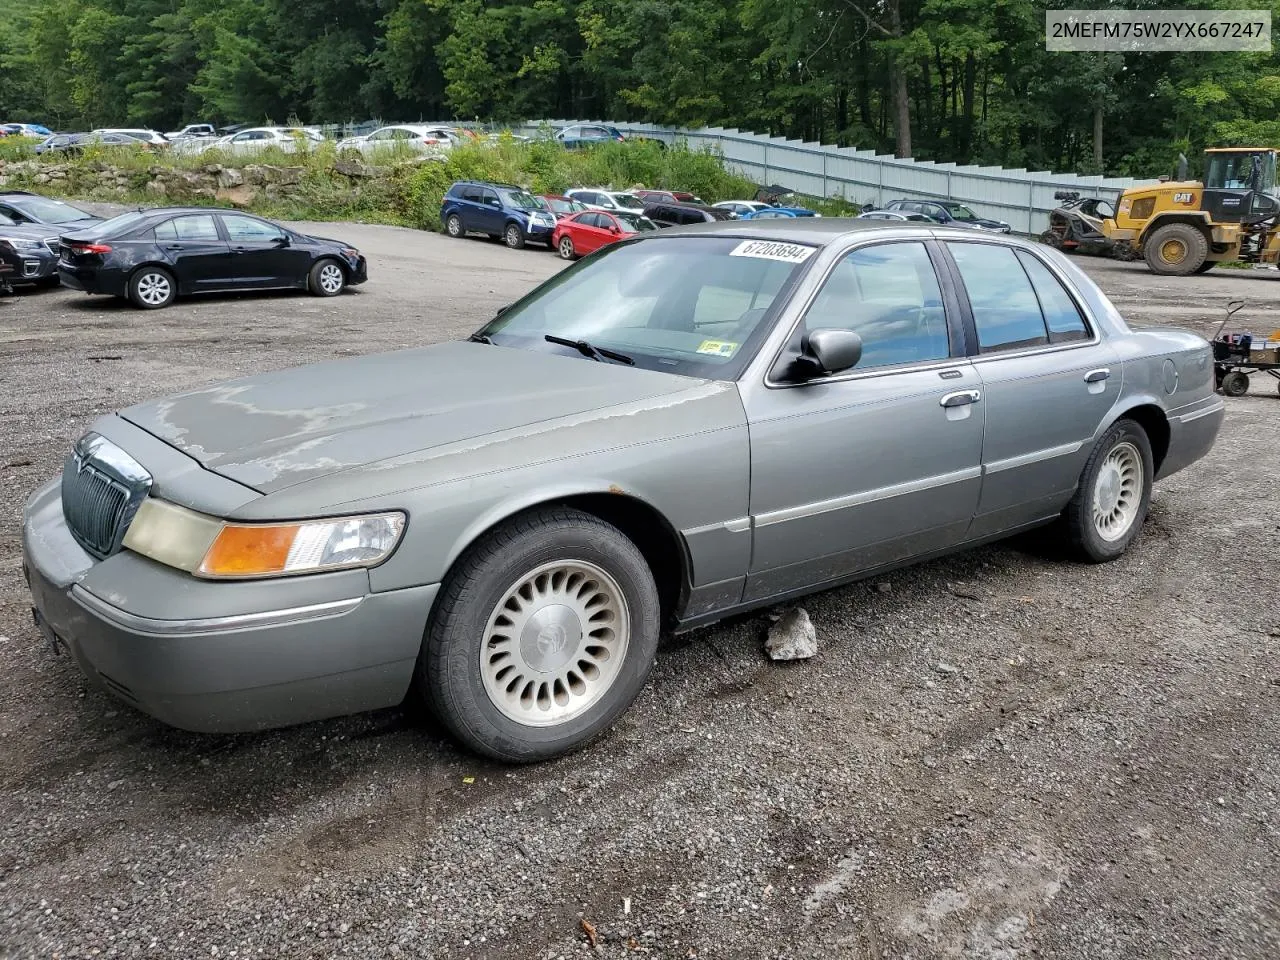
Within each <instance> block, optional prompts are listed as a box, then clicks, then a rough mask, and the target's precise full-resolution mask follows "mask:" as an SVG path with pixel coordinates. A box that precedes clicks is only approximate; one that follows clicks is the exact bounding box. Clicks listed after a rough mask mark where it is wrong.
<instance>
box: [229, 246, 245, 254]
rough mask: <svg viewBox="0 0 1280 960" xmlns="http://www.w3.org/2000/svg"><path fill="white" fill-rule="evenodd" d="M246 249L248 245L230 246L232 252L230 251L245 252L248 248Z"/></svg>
mask: <svg viewBox="0 0 1280 960" xmlns="http://www.w3.org/2000/svg"><path fill="white" fill-rule="evenodd" d="M248 249H249V248H248V247H232V248H231V252H232V253H244V252H245V251H246V250H248Z"/></svg>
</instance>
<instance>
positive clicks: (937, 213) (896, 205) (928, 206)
mask: <svg viewBox="0 0 1280 960" xmlns="http://www.w3.org/2000/svg"><path fill="white" fill-rule="evenodd" d="M858 218H859V219H862V220H911V221H916V222H925V223H942V224H946V225H947V226H949V227H967V228H969V229H971V230H986V231H989V232H991V233H1009V232H1011V231H1012V229H1013V228H1012V227H1010V226H1009V224H1007V223H1005V222H1004V221H1003V220H992V219H989V218H986V217H980V216H978V215H977V214H976V213H974V212H973V210H971V209H970V208H969V207H968V206H967V205H965V204H963V203H961V202H960V201H959V200H892V201H890V202H889V203H887V204H885V206H884V207H882V208H877V207H873V206H871V205H870V204H867V205H866V206H865V207H863V210H862V213H860V214H859V215H858Z"/></svg>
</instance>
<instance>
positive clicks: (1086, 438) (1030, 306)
mask: <svg viewBox="0 0 1280 960" xmlns="http://www.w3.org/2000/svg"><path fill="white" fill-rule="evenodd" d="M943 246H944V248H945V250H946V252H947V253H948V255H949V259H950V261H951V264H952V269H953V270H954V271H955V272H956V274H957V277H958V280H959V282H958V284H957V286H958V288H959V291H960V294H961V304H962V309H963V311H964V313H965V315H966V316H965V319H966V323H967V324H971V327H970V330H971V335H973V336H975V337H976V346H975V347H974V353H975V356H974V358H973V363H974V368H975V369H976V370H977V371H978V374H979V376H980V377H981V378H982V389H983V393H984V396H985V399H984V401H983V405H984V406H985V407H986V412H987V432H986V439H985V442H984V444H983V449H982V469H983V482H982V499H981V502H980V504H979V507H978V513H977V516H976V517H975V518H974V529H973V535H974V536H986V535H988V534H994V533H998V532H1001V531H1005V530H1009V529H1012V528H1014V527H1018V526H1021V525H1023V524H1026V523H1031V522H1034V521H1037V520H1041V519H1044V518H1047V517H1051V516H1054V515H1055V514H1057V513H1059V512H1060V511H1061V510H1062V509H1063V507H1065V506H1066V504H1067V501H1068V500H1070V499H1071V495H1072V493H1073V492H1074V490H1075V486H1076V483H1077V481H1078V480H1079V477H1080V473H1081V471H1082V470H1083V468H1084V463H1085V460H1087V459H1088V456H1089V453H1090V450H1091V449H1092V441H1093V437H1094V434H1095V433H1096V431H1097V429H1098V427H1099V426H1100V424H1101V423H1102V420H1103V419H1104V418H1105V417H1106V415H1107V412H1108V411H1109V410H1110V409H1111V407H1112V406H1113V405H1114V404H1115V402H1116V400H1117V399H1118V398H1119V395H1120V387H1121V380H1122V377H1121V366H1120V364H1119V363H1118V362H1117V357H1116V356H1115V354H1114V352H1113V351H1112V349H1111V347H1110V346H1108V345H1107V344H1106V343H1105V342H1103V341H1102V340H1101V339H1100V338H1099V337H1098V336H1097V333H1096V331H1095V330H1094V329H1093V328H1092V327H1091V326H1090V324H1089V322H1088V321H1087V320H1086V311H1085V310H1084V309H1083V308H1082V307H1081V305H1080V301H1079V300H1078V298H1077V297H1076V296H1075V295H1073V294H1072V293H1071V292H1070V289H1069V284H1064V282H1063V281H1062V280H1061V279H1060V278H1059V276H1058V275H1057V273H1056V272H1055V271H1054V270H1052V269H1050V267H1049V266H1048V262H1047V261H1046V260H1043V259H1042V258H1040V257H1039V256H1038V255H1036V254H1034V253H1031V252H1030V251H1027V250H1023V249H1016V250H1015V248H1013V247H1011V246H1006V245H1004V244H1001V243H998V242H993V241H984V240H978V239H974V240H967V239H966V240H949V241H947V242H946V243H945V244H944V245H943Z"/></svg>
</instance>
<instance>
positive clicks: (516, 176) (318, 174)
mask: <svg viewBox="0 0 1280 960" xmlns="http://www.w3.org/2000/svg"><path fill="white" fill-rule="evenodd" d="M8 141H9V138H5V139H4V140H0V160H6V161H14V160H35V161H36V162H35V163H34V164H32V165H30V166H29V167H27V166H24V167H23V168H20V171H18V172H15V171H14V170H13V168H12V165H9V166H8V167H7V169H5V170H4V171H0V172H2V173H4V174H5V175H7V176H8V181H9V182H8V186H9V187H10V188H14V189H32V190H36V191H38V192H41V193H47V194H50V195H60V196H65V197H69V198H80V199H89V200H111V201H118V202H121V203H129V204H133V203H147V204H155V203H156V202H157V200H158V199H161V198H159V197H158V196H157V195H156V194H155V193H152V192H150V191H149V190H148V184H149V183H151V182H152V181H155V180H160V181H161V182H164V183H165V184H166V186H167V187H168V192H167V194H166V197H167V199H168V200H169V201H170V202H182V203H203V204H217V203H218V201H217V200H215V199H214V198H212V197H210V196H208V195H207V194H200V193H198V192H197V191H198V190H199V188H200V187H201V186H207V184H202V183H201V182H200V180H201V178H199V177H190V178H186V177H184V176H183V175H184V174H194V173H198V172H200V171H204V170H205V169H206V168H208V167H209V166H210V165H211V164H221V165H222V166H224V167H235V168H240V169H242V168H243V167H245V166H247V165H250V164H259V165H264V166H278V167H290V168H295V169H297V168H300V171H301V173H300V178H299V180H298V182H297V183H295V184H290V185H287V186H280V187H278V188H274V189H272V188H268V189H263V190H259V191H258V192H257V196H256V197H254V198H253V199H252V200H250V201H249V203H248V205H247V209H249V210H252V211H253V212H255V213H259V214H262V215H263V216H269V217H276V218H279V219H288V220H356V221H361V222H366V223H389V224H395V225H400V226H410V227H418V228H420V229H424V230H438V229H439V228H440V204H441V201H442V200H443V198H444V193H445V191H446V190H447V189H448V188H449V185H450V184H451V183H453V182H454V181H455V180H489V181H495V182H499V183H513V184H517V185H519V186H524V187H527V188H528V189H529V190H532V191H533V192H534V193H563V192H564V191H565V190H567V189H570V188H572V187H575V186H582V187H602V188H607V189H617V190H625V189H630V188H631V187H633V186H636V185H637V184H639V185H642V186H644V187H646V188H650V189H678V190H688V191H690V192H692V193H696V194H697V195H698V196H700V197H702V198H704V199H705V200H706V201H707V202H709V203H715V202H717V201H720V200H734V199H744V198H750V197H752V196H754V194H755V186H754V184H753V183H752V182H751V181H750V180H748V179H747V178H745V177H742V176H740V175H738V174H736V173H733V172H732V171H729V170H726V169H725V166H724V163H723V161H722V159H721V157H720V156H719V155H718V154H716V153H714V152H711V151H709V150H701V151H693V150H688V149H686V148H683V147H679V146H676V147H671V148H669V149H666V150H663V149H661V148H660V147H658V146H657V145H656V144H653V143H643V142H638V143H607V144H601V145H600V146H597V147H592V148H590V149H587V150H566V149H565V148H564V147H562V146H560V145H559V144H557V143H554V142H547V141H541V140H536V141H533V142H529V143H524V142H519V141H516V140H514V139H513V138H511V137H502V138H500V139H499V140H498V142H497V143H496V144H490V145H481V144H474V145H463V146H458V147H455V148H454V149H453V150H451V151H449V152H448V153H447V154H445V155H444V156H443V158H442V159H440V160H425V161H424V160H421V159H416V160H415V159H414V158H413V157H412V155H405V156H397V155H395V154H389V155H387V156H386V158H385V161H387V162H383V161H382V160H381V159H380V165H379V166H378V167H376V168H369V170H370V172H371V173H373V174H374V175H372V176H347V175H344V174H343V173H340V172H339V169H338V168H339V167H341V166H342V165H341V164H340V163H339V161H340V160H342V159H343V158H340V157H338V155H337V153H336V150H335V145H334V144H333V143H332V142H326V143H324V144H320V145H318V146H317V147H316V148H315V149H314V150H309V151H307V152H303V153H297V154H287V153H283V152H281V151H279V150H276V149H274V148H270V149H267V150H265V151H263V152H261V153H260V154H256V155H254V156H252V157H244V156H225V155H221V154H219V153H217V152H214V151H210V152H206V153H202V154H198V155H192V154H183V153H163V154H157V153H151V152H147V151H143V150H136V149H129V148H120V147H90V148H88V149H87V150H85V152H84V153H82V154H80V155H78V156H75V157H71V158H66V157H48V156H45V157H40V158H35V157H34V155H33V154H32V153H31V141H26V142H25V143H10V142H8ZM54 166H56V167H58V168H60V169H61V170H62V171H64V172H65V178H59V179H57V180H51V181H48V182H39V181H38V179H37V177H38V176H39V174H40V173H42V172H48V171H49V169H50V168H51V167H54ZM104 171H110V173H111V174H113V176H112V177H110V178H109V179H108V181H107V182H105V183H104V181H103V173H104ZM839 203H840V202H839V201H830V202H828V203H827V204H826V205H825V206H826V207H831V205H832V204H839ZM845 206H847V205H845ZM817 209H819V210H820V212H822V213H823V214H824V215H830V214H828V210H827V209H825V208H824V207H823V206H819V207H817ZM832 209H834V207H832ZM836 215H838V214H836Z"/></svg>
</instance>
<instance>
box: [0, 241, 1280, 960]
mask: <svg viewBox="0 0 1280 960" xmlns="http://www.w3.org/2000/svg"><path fill="white" fill-rule="evenodd" d="M310 227H311V228H312V229H313V230H314V232H321V233H323V234H325V235H329V236H337V237H340V238H343V239H348V240H350V241H352V242H354V243H356V244H357V245H359V246H360V247H361V248H362V249H363V250H365V251H366V252H367V253H368V255H369V257H370V260H371V273H372V278H373V279H372V280H371V282H370V283H369V284H367V285H366V286H364V287H362V288H359V289H358V290H356V291H354V292H352V293H350V294H348V295H346V296H344V297H342V298H340V299H338V300H329V301H326V300H320V299H316V298H311V297H307V296H303V295H292V294H287V295H268V296H258V297H253V298H250V297H239V296H236V297H220V298H215V299H206V300H200V301H189V302H184V303H180V304H179V305H178V306H176V307H174V308H172V309H169V310H166V311H163V312H160V313H144V312H140V311H135V310H133V309H131V308H129V307H127V306H125V305H123V304H122V303H116V302H111V301H105V300H101V299H90V298H86V297H83V296H81V295H77V294H72V293H69V292H64V291H50V292H44V293H36V294H32V295H29V296H22V297H20V298H11V299H0V383H2V384H3V392H2V393H0V490H2V491H3V493H4V495H5V496H4V504H5V506H4V508H3V517H2V519H0V677H2V678H3V679H2V680H0V956H4V957H15V958H16V957H37V956H38V957H84V956H100V957H184V958H187V957H197V956H205V957H219V958H228V957H250V956H253V957H271V958H285V957H287V958H294V957H299V958H300V957H328V956H353V957H421V958H426V957H433V958H434V957H474V958H508V957H510V958H535V960H543V958H554V957H559V956H566V957H567V956H576V955H585V954H586V953H588V952H590V947H589V945H588V940H589V937H588V933H587V928H586V926H585V925H584V924H583V922H582V921H583V920H584V919H585V920H586V921H587V923H588V924H590V925H591V929H592V930H593V931H594V934H593V935H594V936H595V937H596V938H597V940H598V946H597V948H596V949H597V951H599V952H600V953H602V954H603V955H605V956H615V957H618V956H624V955H626V956H630V955H632V954H635V953H639V954H648V955H651V956H660V957H680V958H684V957H695V956H696V957H730V958H738V957H743V958H802V957H803V958H813V957H842V958H861V957H868V958H872V957H875V958H879V957H912V958H932V957H939V958H943V957H982V958H992V960H996V958H999V960H1020V958H1030V957H1070V958H1080V960H1103V958H1112V957H1117V958H1118V957H1125V958H1133V957H1141V958H1149V957H1150V958H1154V957H1161V958H1187V960H1208V958H1216V957H1223V958H1228V957H1229V958H1246V957H1248V958H1274V957H1276V956H1277V955H1280V876H1278V873H1277V862H1278V861H1280V796H1278V793H1280V754H1278V753H1277V745H1278V744H1280V704H1278V703H1277V700H1278V698H1280V660H1278V656H1277V655H1278V654H1280V601H1278V600H1277V596H1278V594H1280V582H1277V569H1278V566H1277V563H1276V558H1277V550H1278V549H1280V484H1278V482H1277V479H1276V478H1277V476H1278V475H1280V399H1278V398H1277V396H1276V393H1275V390H1274V388H1273V382H1272V381H1261V380H1260V381H1259V382H1258V383H1257V384H1256V390H1257V392H1256V393H1254V394H1250V395H1249V396H1248V397H1245V398H1242V399H1239V400H1228V404H1229V410H1228V419H1227V423H1226V426H1225V428H1224V434H1223V436H1222V438H1221V440H1220V441H1219V444H1218V446H1217V448H1216V450H1215V451H1214V453H1213V455H1212V456H1211V457H1210V458H1209V459H1207V460H1206V461H1203V462H1201V463H1200V464H1197V465H1196V466H1195V467H1194V468H1192V469H1190V470H1187V471H1185V472H1184V473H1181V474H1178V475H1177V476H1175V477H1173V478H1171V479H1170V480H1168V481H1166V482H1165V483H1163V484H1162V485H1161V486H1160V487H1159V488H1157V491H1156V495H1155V498H1154V500H1153V505H1152V510H1151V517H1150V519H1149V520H1148V523H1147V527H1146V530H1145V531H1144V534H1143V536H1142V538H1141V539H1140V541H1139V542H1138V544H1137V545H1136V547H1135V548H1134V549H1133V550H1132V551H1131V552H1130V553H1129V555H1128V556H1126V557H1125V558H1124V559H1123V560H1121V561H1120V562H1118V563H1115V564H1112V565H1109V566H1105V567H1086V566H1076V565H1069V564H1063V563H1060V562H1058V561H1056V560H1054V559H1053V558H1052V556H1049V555H1047V554H1045V553H1044V552H1043V551H1042V550H1040V549H1038V548H1037V546H1036V544H1034V543H1032V542H1027V543H1018V544H1015V545H1008V546H1005V545H1002V546H997V547H993V548H987V549H982V550H979V551H976V552H973V553H969V554H965V555H961V556H957V557H954V558H952V559H949V560H945V561H941V562H936V563H930V564H927V565H925V566H921V567H918V568H914V569H911V570H906V571H903V572H901V573H897V574H895V575H893V576H890V577H887V578H884V579H882V580H880V581H877V582H871V583H864V584H859V585H855V586H852V587H849V588H847V589H842V590H837V591H833V592H830V593H826V594H823V595H820V596H817V597H814V598H812V599H811V600H810V601H808V602H807V603H806V604H805V605H806V607H807V609H808V610H809V611H810V613H811V615H812V617H813V620H814V622H815V624H816V626H817V631H818V637H819V640H820V643H821V645H822V649H821V652H820V654H819V656H818V657H817V658H816V659H814V660H811V661H808V662H805V663H800V664H792V665H779V664H774V663H772V662H770V661H768V660H767V659H766V658H765V657H764V654H763V652H762V644H761V640H762V630H763V623H764V621H763V620H761V619H759V618H749V619H742V620H739V621H737V622H733V623H729V624H723V625H720V626H718V627H715V628H713V629H708V630H703V631H700V632H697V633H694V634H690V635H687V636H684V637H680V638H676V639H674V640H672V641H670V642H668V643H667V644H666V646H665V648H664V651H663V653H662V655H661V656H660V660H659V665H658V667H657V668H656V670H655V672H654V675H653V680H652V682H651V683H650V685H649V687H648V689H647V690H646V691H645V692H644V694H643V695H642V696H641V698H640V700H639V702H638V703H637V705H636V706H635V707H634V708H633V709H632V711H631V712H630V713H629V714H628V715H627V716H626V718H625V719H624V721H623V722H622V724H621V725H620V726H619V727H618V728H617V729H616V730H615V731H614V732H613V733H612V734H611V735H609V736H608V737H606V738H605V739H604V740H602V741H601V742H599V743H598V744H596V745H595V746H594V747H592V748H590V749H588V750H587V751H585V752H583V753H580V754H578V755H576V756H573V757H570V758H567V759H564V760H560V761H556V762H552V763H548V764H544V765H541V766H537V767H532V768H520V769H509V768H504V767H501V766H497V765H491V764H488V763H485V762H481V761H478V760H476V759H475V758H474V757H472V756H470V755H468V754H465V753H463V752H461V751H459V750H458V749H457V748H455V747H454V746H453V745H452V744H451V743H450V742H449V741H448V740H446V739H445V738H444V737H443V736H442V735H441V733H440V732H439V731H437V730H436V729H434V728H432V727H430V726H427V725H426V723H425V722H424V721H422V720H420V719H416V718H415V717H413V716H411V715H407V714H405V713H402V712H400V711H385V712H383V713H380V714H374V715H368V716H363V717H358V718H350V719H344V720H338V721H332V722H327V723H320V724H313V725H309V726H306V727H302V728H296V729H291V730H284V731H278V732H273V733H268V734H263V735H256V736H238V737H211V736H199V735H193V734H185V733H181V732H177V731H172V730H168V729H166V728H164V727H162V726H160V725H159V724H157V723H155V722H153V721H151V720H149V719H147V718H145V717H143V716H141V715H139V714H136V713H134V712H133V711H131V710H130V709H129V708H127V707H124V706H122V705H120V704H118V703H116V702H115V701H113V700H111V699H109V698H108V697H107V696H105V695H104V694H101V693H98V692H96V691H94V690H91V689H87V688H86V685H85V683H84V682H83V681H82V680H81V678H80V677H79V675H78V674H77V672H76V670H75V667H74V665H73V664H72V663H71V662H70V661H69V660H68V659H67V658H66V657H61V658H56V657H53V656H51V655H50V654H49V652H48V651H47V649H46V648H45V647H44V646H43V645H42V643H41V642H40V641H39V639H38V636H37V634H36V631H35V630H34V629H33V627H32V625H31V620H30V615H29V612H28V596H27V592H26V590H25V587H24V585H23V583H22V577H21V570H20V559H19V546H18V543H19V541H18V521H19V514H20V510H21V504H22V501H23V500H24V499H25V497H26V495H27V494H28V492H29V491H30V490H31V489H32V488H33V487H34V486H36V484H37V483H38V482H41V481H42V480H44V479H45V478H46V477H48V476H51V475H52V474H54V473H55V472H56V471H57V470H58V469H59V467H60V465H61V461H62V458H63V456H64V454H65V451H66V450H67V448H68V446H69V445H70V444H71V443H72V441H73V440H74V439H75V438H76V437H77V436H78V435H79V433H80V432H81V431H82V430H83V428H84V427H85V426H86V425H87V423H88V422H89V421H90V420H91V419H92V418H93V417H94V416H95V415H97V414H98V413H99V412H102V411H107V410H110V409H113V408H116V407H120V406H124V405H127V404H129V403H132V402H134V401H137V400H140V399H143V398H147V397H151V396H154V395H157V394H163V393H167V392H170V391H174V390H178V389H182V388H187V387H190V386H192V385H195V384H198V383H202V382H205V381H210V380H217V379H222V378H226V377H231V376H236V375H241V374H247V373H251V372H255V371H261V370H268V369H272V368H277V367H281V366H286V365H291V364H295V363H303V362H308V361H312V360H319V359H324V358H329V357H333V356H339V355H344V354H355V353H366V352H372V351H376V350H384V349H394V348H398V347H402V346H410V345H417V344H422V343H428V342H431V341H435V340H441V339H445V338H449V337H454V336H457V335H460V334H465V333H467V332H470V330H472V329H474V328H475V327H476V326H477V325H478V324H479V323H480V322H482V321H483V320H484V319H486V318H487V317H489V316H491V315H492V313H493V310H494V309H495V308H496V307H498V306H499V305H501V304H503V303H506V302H508V301H510V300H511V299H512V298H514V297H515V296H516V295H517V294H519V293H520V292H522V291H524V290H526V289H528V288H529V287H530V286H531V285H532V284H534V283H535V282H536V281H538V280H540V279H542V278H544V277H547V276H549V275H551V274H552V273H554V272H555V271H556V270H557V269H558V267H559V261H558V260H557V259H556V258H555V257H554V256H552V255H551V254H550V253H547V252H545V251H542V250H538V249H528V250H524V251H508V250H506V249H504V248H503V247H501V246H500V245H497V244H493V243H487V242H484V241H450V240H447V239H445V238H443V237H440V236H435V235H426V234H422V233H418V232H414V231H409V230H397V229H392V228H386V227H369V226H358V225H347V224H323V225H310ZM1086 266H1087V268H1088V269H1089V270H1090V271H1091V272H1092V273H1093V274H1094V275H1095V276H1096V277H1097V278H1098V280H1099V282H1100V283H1101V284H1102V286H1103V287H1104V289H1106V290H1107V291H1108V292H1109V293H1110V294H1111V295H1112V296H1113V297H1114V298H1115V299H1116V301H1117V303H1118V304H1119V306H1120V307H1121V309H1122V310H1123V311H1124V312H1125V313H1126V314H1127V315H1129V316H1130V317H1131V318H1133V319H1134V320H1136V321H1140V322H1148V321H1150V322H1160V323H1168V322H1172V323H1176V324H1179V325H1182V326H1185V327H1188V328H1191V329H1195V330H1197V331H1200V332H1210V331H1211V330H1212V322H1213V321H1214V319H1215V318H1217V317H1220V315H1221V311H1222V306H1223V304H1224V303H1225V301H1226V300H1227V299H1229V298H1231V297H1245V298H1247V299H1248V300H1249V301H1250V306H1249V308H1248V309H1246V310H1245V311H1244V312H1243V313H1242V314H1240V317H1241V318H1246V317H1247V318H1251V322H1252V324H1253V329H1254V330H1255V331H1267V330H1270V329H1272V328H1274V327H1280V275H1277V273H1276V272H1275V271H1268V272H1262V271H1253V272H1247V273H1246V272H1238V271H1222V272H1214V273H1211V274H1208V275H1205V276H1203V277H1197V278H1194V279H1187V280H1180V281H1172V282H1161V281H1158V280H1157V279H1156V278H1154V277H1152V276H1151V275H1150V274H1148V273H1147V272H1146V270H1145V268H1144V267H1142V266H1141V265H1137V264H1119V263H1114V262H1109V261H1092V262H1086Z"/></svg>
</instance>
